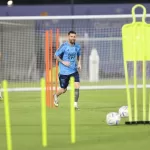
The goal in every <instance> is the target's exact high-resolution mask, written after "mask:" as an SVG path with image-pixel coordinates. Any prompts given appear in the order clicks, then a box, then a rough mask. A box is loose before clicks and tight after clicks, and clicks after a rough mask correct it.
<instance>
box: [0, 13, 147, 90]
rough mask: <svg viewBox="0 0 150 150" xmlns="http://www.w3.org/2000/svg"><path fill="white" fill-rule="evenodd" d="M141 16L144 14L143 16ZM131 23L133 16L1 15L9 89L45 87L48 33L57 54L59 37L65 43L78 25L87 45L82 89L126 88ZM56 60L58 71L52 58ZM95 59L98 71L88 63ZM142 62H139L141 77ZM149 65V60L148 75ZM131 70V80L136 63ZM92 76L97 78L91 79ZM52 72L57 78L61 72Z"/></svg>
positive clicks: (0, 74)
mask: <svg viewBox="0 0 150 150" xmlns="http://www.w3.org/2000/svg"><path fill="white" fill-rule="evenodd" d="M137 17H138V19H140V18H141V15H137ZM149 17H150V15H147V22H150V18H149ZM140 20H141V19H140ZM130 22H132V17H131V15H104V16H55V17H54V16H53V17H51V16H49V17H0V53H1V60H0V80H1V81H2V80H4V79H5V80H8V81H9V90H10V91H38V90H40V79H41V78H42V77H45V76H46V68H45V63H46V62H45V54H46V53H45V40H46V38H45V32H46V31H50V30H51V31H52V42H51V45H50V46H51V47H52V53H51V54H50V55H54V52H55V51H56V49H57V47H58V42H59V45H60V44H61V43H63V42H64V41H66V40H67V33H68V31H69V30H75V31H76V32H77V42H78V43H79V44H80V45H81V50H82V72H81V89H114V88H115V89H117V88H119V89H120V88H125V76H124V67H123V54H122V35H121V28H122V26H123V25H124V24H126V23H130ZM58 30H59V36H57V31H58ZM57 41H58V42H57ZM93 49H94V50H96V51H97V56H98V58H99V60H98V61H96V60H95V59H94V56H93V59H94V61H92V60H90V56H91V53H92V51H93ZM50 58H51V56H50ZM51 61H52V64H53V65H52V67H53V70H54V71H53V73H54V72H55V70H56V69H55V67H56V64H55V60H54V58H53V57H52V60H51ZM96 63H97V67H96V68H95V72H94V71H90V70H91V68H90V67H89V66H94V65H95V64H96ZM141 66H142V65H141V63H140V62H139V64H138V68H139V69H138V70H139V71H138V76H139V78H140V77H141V76H142V71H140V70H142V69H140V68H141ZM149 66H150V64H149V62H147V77H148V79H149V77H150V67H149ZM128 70H129V79H132V78H133V64H132V63H129V64H128ZM95 74H97V75H95ZM91 75H93V76H94V77H93V80H90V76H91ZM53 76H54V78H55V76H56V74H54V75H53ZM94 79H95V80H94ZM130 86H131V87H133V84H132V83H131V85H130ZM147 86H149V85H147ZM139 87H141V85H140V82H139Z"/></svg>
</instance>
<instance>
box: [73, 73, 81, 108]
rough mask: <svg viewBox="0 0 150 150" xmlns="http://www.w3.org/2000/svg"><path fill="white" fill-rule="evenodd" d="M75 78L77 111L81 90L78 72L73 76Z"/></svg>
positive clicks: (75, 104)
mask: <svg viewBox="0 0 150 150" xmlns="http://www.w3.org/2000/svg"><path fill="white" fill-rule="evenodd" d="M73 76H74V78H75V102H74V107H75V108H76V109H79V108H78V100H79V90H80V77H79V73H78V72H76V73H74V74H73Z"/></svg>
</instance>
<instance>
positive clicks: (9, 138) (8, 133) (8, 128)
mask: <svg viewBox="0 0 150 150" xmlns="http://www.w3.org/2000/svg"><path fill="white" fill-rule="evenodd" d="M7 87H8V83H7V81H6V80H4V81H3V89H4V109H5V124H6V138H7V149H8V150H12V135H11V123H10V112H9V100H8V89H7Z"/></svg>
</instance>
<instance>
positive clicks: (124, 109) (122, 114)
mask: <svg viewBox="0 0 150 150" xmlns="http://www.w3.org/2000/svg"><path fill="white" fill-rule="evenodd" d="M119 115H120V117H122V118H123V117H128V116H129V114H128V106H122V107H120V108H119Z"/></svg>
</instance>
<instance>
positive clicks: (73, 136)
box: [70, 77, 76, 144]
mask: <svg viewBox="0 0 150 150" xmlns="http://www.w3.org/2000/svg"><path fill="white" fill-rule="evenodd" d="M70 87H71V90H70V124H71V143H72V144H74V143H75V142H76V128H75V108H74V101H75V97H74V95H75V87H74V77H71V78H70Z"/></svg>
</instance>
